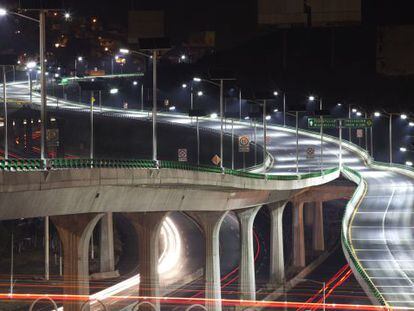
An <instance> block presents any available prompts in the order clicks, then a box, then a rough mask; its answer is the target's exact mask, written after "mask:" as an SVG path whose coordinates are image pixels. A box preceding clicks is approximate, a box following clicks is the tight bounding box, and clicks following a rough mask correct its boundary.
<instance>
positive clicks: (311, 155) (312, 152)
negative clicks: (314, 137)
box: [306, 147, 315, 159]
mask: <svg viewBox="0 0 414 311" xmlns="http://www.w3.org/2000/svg"><path fill="white" fill-rule="evenodd" d="M306 157H307V158H308V159H313V158H314V157H315V148H312V147H309V148H308V149H306Z"/></svg>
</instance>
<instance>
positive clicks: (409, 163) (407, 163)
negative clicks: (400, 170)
mask: <svg viewBox="0 0 414 311" xmlns="http://www.w3.org/2000/svg"><path fill="white" fill-rule="evenodd" d="M405 165H408V166H413V162H411V161H406V162H405Z"/></svg>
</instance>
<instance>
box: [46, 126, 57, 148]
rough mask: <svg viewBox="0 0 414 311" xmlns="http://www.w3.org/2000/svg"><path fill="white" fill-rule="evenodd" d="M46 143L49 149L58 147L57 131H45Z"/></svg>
mask: <svg viewBox="0 0 414 311" xmlns="http://www.w3.org/2000/svg"><path fill="white" fill-rule="evenodd" d="M46 142H47V145H48V146H49V147H57V146H59V130H58V129H47V130H46Z"/></svg>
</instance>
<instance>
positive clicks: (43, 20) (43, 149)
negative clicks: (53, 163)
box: [39, 10, 46, 162]
mask: <svg viewBox="0 0 414 311" xmlns="http://www.w3.org/2000/svg"><path fill="white" fill-rule="evenodd" d="M45 24H46V12H45V10H40V12H39V30H40V99H41V107H40V158H41V160H42V161H43V162H44V161H45V159H46V155H45V154H46V146H45V139H46V66H45V53H46V30H45Z"/></svg>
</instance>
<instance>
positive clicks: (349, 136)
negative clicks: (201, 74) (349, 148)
mask: <svg viewBox="0 0 414 311" xmlns="http://www.w3.org/2000/svg"><path fill="white" fill-rule="evenodd" d="M348 118H349V119H351V105H350V104H348ZM351 131H352V130H351V128H349V129H348V140H349V142H350V143H352V136H351V134H352V132H351Z"/></svg>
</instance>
